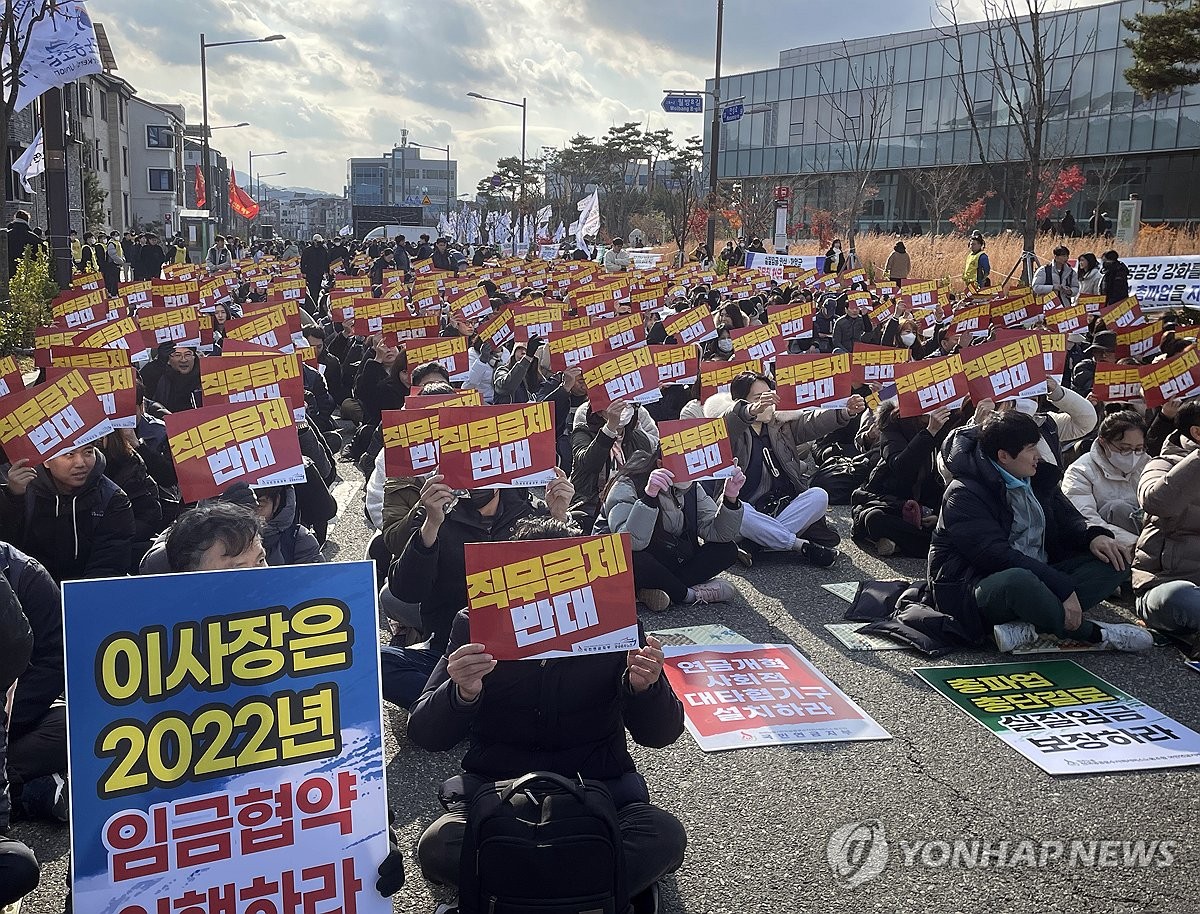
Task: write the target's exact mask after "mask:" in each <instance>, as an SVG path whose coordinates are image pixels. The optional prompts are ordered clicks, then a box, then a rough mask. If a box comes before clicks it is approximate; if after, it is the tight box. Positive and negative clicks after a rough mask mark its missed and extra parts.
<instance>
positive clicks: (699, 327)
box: [663, 308, 717, 344]
mask: <svg viewBox="0 0 1200 914" xmlns="http://www.w3.org/2000/svg"><path fill="white" fill-rule="evenodd" d="M663 329H664V330H666V331H667V335H668V336H673V337H675V342H676V343H685V344H687V343H703V342H705V341H707V340H712V339H716V337H717V323H716V320H715V319H714V318H713V316H712V312H711V311H709V310H708V308H690V309H688V310H687V311H680V312H679V313H678V314H672V315H670V316H669V317H666V318H664V319H663Z"/></svg>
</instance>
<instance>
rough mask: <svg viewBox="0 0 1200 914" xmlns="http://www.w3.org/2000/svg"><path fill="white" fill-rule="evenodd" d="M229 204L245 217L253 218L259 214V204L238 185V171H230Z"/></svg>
mask: <svg viewBox="0 0 1200 914" xmlns="http://www.w3.org/2000/svg"><path fill="white" fill-rule="evenodd" d="M229 206H230V207H231V208H232V209H233V211H234V212H235V213H237V214H238V215H239V216H241V217H242V218H243V219H253V218H254V217H255V216H257V215H258V204H257V203H255V202H254V200H253V198H251V196H250V195H249V194H248V193H246V192H245V191H244V190H242V189H241V188H240V187H238V183H237V172H235V171H232V170H231V171H230V172H229Z"/></svg>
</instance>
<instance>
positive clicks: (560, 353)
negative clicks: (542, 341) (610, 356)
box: [547, 326, 611, 371]
mask: <svg viewBox="0 0 1200 914" xmlns="http://www.w3.org/2000/svg"><path fill="white" fill-rule="evenodd" d="M547 345H548V346H549V347H550V368H551V369H552V370H553V371H564V370H565V369H567V368H572V367H574V366H576V365H578V364H579V363H580V362H585V361H587V360H588V359H592V358H596V357H597V356H600V355H603V354H605V353H606V352H610V351H611V350H610V349H609V348H608V336H607V334H606V333H605V331H604V328H603V327H599V326H597V327H586V328H584V329H583V330H577V331H575V332H573V333H568V332H566V331H565V330H564V331H563V332H562V333H560V334H558V335H556V336H552V337H551V338H550V339H549V340H548V341H547Z"/></svg>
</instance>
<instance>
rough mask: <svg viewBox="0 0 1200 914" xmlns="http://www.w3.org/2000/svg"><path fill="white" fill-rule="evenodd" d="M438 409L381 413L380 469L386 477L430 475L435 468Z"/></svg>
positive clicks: (407, 409)
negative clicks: (381, 449)
mask: <svg viewBox="0 0 1200 914" xmlns="http://www.w3.org/2000/svg"><path fill="white" fill-rule="evenodd" d="M439 412H440V410H439V409H436V408H434V409H409V408H408V403H407V402H406V403H405V404H404V409H385V410H384V411H383V414H382V415H383V425H382V429H383V465H384V470H385V472H386V473H387V475H388V476H400V477H413V476H424V475H425V474H426V473H432V472H433V471H434V470H436V469H437V465H438V453H439V449H438V413H439Z"/></svg>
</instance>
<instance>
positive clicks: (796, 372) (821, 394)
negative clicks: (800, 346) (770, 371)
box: [775, 352, 853, 409]
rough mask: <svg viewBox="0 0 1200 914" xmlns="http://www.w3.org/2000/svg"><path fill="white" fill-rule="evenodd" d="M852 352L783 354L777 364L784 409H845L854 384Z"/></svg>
mask: <svg viewBox="0 0 1200 914" xmlns="http://www.w3.org/2000/svg"><path fill="white" fill-rule="evenodd" d="M850 367H851V363H850V353H848V352H839V353H836V354H830V355H826V354H824V353H812V354H805V355H781V356H780V357H779V358H778V359H777V360H776V362H775V384H776V387H775V389H776V392H777V393H778V394H779V408H780V409H803V408H806V407H810V406H822V407H826V408H832V407H840V406H845V405H846V401H847V400H849V399H850V396H851V390H850V388H851V387H853V384H852V383H851V380H850Z"/></svg>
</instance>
